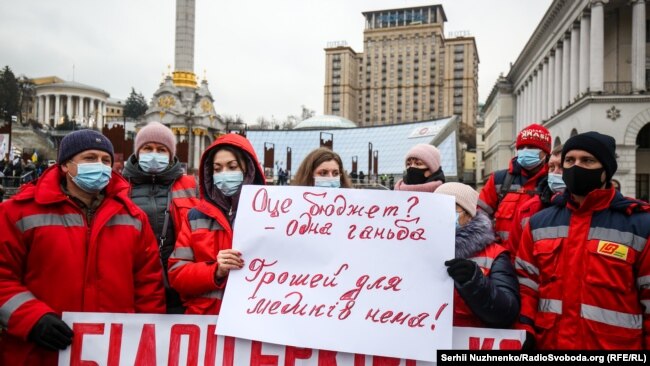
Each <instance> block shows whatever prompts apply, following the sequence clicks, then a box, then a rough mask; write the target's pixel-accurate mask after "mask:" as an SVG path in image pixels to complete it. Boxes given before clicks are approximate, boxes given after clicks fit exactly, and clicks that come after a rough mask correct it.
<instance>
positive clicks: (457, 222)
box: [456, 211, 460, 229]
mask: <svg viewBox="0 0 650 366" xmlns="http://www.w3.org/2000/svg"><path fill="white" fill-rule="evenodd" d="M459 219H460V212H458V211H456V229H458V228H460V222H459V221H458V220H459Z"/></svg>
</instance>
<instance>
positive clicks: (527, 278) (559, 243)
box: [515, 188, 650, 350]
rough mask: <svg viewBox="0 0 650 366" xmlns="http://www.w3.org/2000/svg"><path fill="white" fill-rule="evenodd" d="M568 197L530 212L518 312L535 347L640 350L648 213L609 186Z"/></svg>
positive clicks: (648, 271) (647, 284) (649, 284)
mask: <svg viewBox="0 0 650 366" xmlns="http://www.w3.org/2000/svg"><path fill="white" fill-rule="evenodd" d="M567 198H568V195H565V196H561V197H558V199H555V200H554V201H555V202H554V205H553V206H551V207H549V208H547V209H545V210H542V211H540V212H539V213H537V214H536V215H534V216H533V217H532V218H531V219H530V221H529V222H528V225H527V227H526V228H525V229H524V233H523V236H522V240H521V244H520V247H519V251H518V253H517V257H516V259H515V267H516V269H517V274H518V276H519V283H520V290H521V296H522V310H521V315H522V317H524V318H527V319H528V320H530V321H532V322H534V327H535V332H536V338H537V342H536V344H537V346H538V347H539V348H540V349H609V350H612V349H644V348H648V346H650V342H649V341H650V338H649V337H650V318H649V317H648V314H649V313H650V312H649V311H648V308H647V305H648V303H649V301H650V280H649V279H650V258H649V257H648V250H650V249H649V248H648V245H647V244H648V240H649V238H650V213H634V214H630V213H626V206H629V205H630V204H632V203H633V202H632V201H630V200H629V199H627V198H624V197H623V196H621V195H620V193H617V192H616V191H615V190H614V189H612V188H609V189H599V190H595V191H593V192H591V193H589V194H588V195H587V196H586V199H585V201H584V202H583V204H582V205H581V206H580V207H578V208H576V207H575V206H574V205H573V203H567Z"/></svg>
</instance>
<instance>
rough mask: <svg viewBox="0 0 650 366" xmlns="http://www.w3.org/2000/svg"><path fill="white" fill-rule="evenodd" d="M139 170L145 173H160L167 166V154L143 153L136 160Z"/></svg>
mask: <svg viewBox="0 0 650 366" xmlns="http://www.w3.org/2000/svg"><path fill="white" fill-rule="evenodd" d="M138 164H139V165H140V168H141V169H142V170H143V171H145V172H147V173H160V172H162V171H163V170H165V168H167V165H169V154H158V153H145V154H140V157H139V158H138Z"/></svg>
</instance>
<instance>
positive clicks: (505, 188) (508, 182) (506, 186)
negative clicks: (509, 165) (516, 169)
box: [497, 172, 515, 206]
mask: <svg viewBox="0 0 650 366" xmlns="http://www.w3.org/2000/svg"><path fill="white" fill-rule="evenodd" d="M514 179H515V176H514V175H512V174H510V172H507V173H506V177H505V178H504V179H503V184H501V189H499V192H497V196H498V200H497V206H498V205H499V203H501V200H503V197H505V196H506V194H508V192H509V191H510V186H512V181H513V180H514Z"/></svg>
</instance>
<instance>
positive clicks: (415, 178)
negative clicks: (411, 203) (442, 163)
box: [404, 167, 427, 184]
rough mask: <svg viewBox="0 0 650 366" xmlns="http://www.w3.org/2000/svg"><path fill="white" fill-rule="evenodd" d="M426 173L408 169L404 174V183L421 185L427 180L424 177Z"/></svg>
mask: <svg viewBox="0 0 650 366" xmlns="http://www.w3.org/2000/svg"><path fill="white" fill-rule="evenodd" d="M426 172H427V169H418V168H414V167H410V168H407V169H406V173H404V183H406V184H422V183H425V182H426V181H427V178H426V177H425V176H424V173H426Z"/></svg>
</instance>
